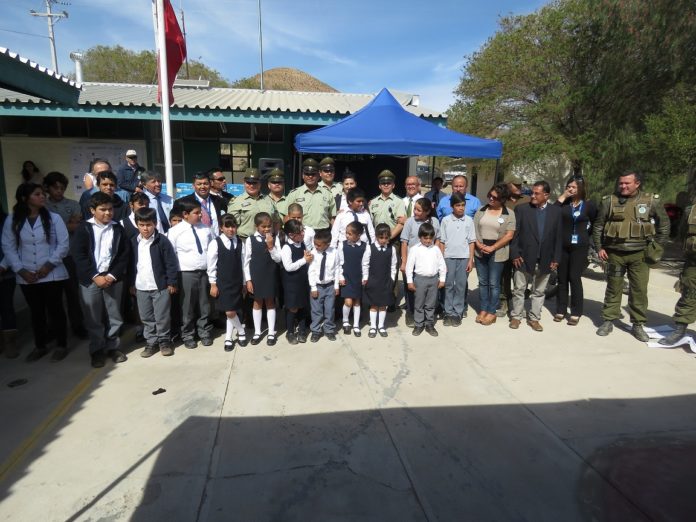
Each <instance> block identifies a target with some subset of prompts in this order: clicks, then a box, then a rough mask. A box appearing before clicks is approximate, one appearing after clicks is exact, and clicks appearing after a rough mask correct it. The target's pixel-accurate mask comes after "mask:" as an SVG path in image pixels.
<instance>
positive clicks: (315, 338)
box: [310, 332, 321, 343]
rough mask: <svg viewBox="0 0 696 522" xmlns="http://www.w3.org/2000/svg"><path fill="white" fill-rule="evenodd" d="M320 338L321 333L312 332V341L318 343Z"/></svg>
mask: <svg viewBox="0 0 696 522" xmlns="http://www.w3.org/2000/svg"><path fill="white" fill-rule="evenodd" d="M319 339H321V334H320V333H316V332H312V337H311V338H310V341H312V342H313V343H318V342H319Z"/></svg>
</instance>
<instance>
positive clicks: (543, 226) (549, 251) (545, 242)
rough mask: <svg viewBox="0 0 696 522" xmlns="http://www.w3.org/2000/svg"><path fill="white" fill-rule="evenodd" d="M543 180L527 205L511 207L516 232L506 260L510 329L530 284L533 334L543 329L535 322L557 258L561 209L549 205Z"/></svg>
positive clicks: (516, 324) (517, 321) (519, 318)
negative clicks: (510, 286) (509, 282)
mask: <svg viewBox="0 0 696 522" xmlns="http://www.w3.org/2000/svg"><path fill="white" fill-rule="evenodd" d="M550 191H551V189H550V187H549V184H548V183H547V182H546V181H537V182H536V183H534V187H533V189H532V197H531V201H530V202H529V203H524V204H522V205H517V206H516V207H515V218H516V219H517V230H516V231H515V236H514V237H513V239H512V243H511V245H510V258H511V259H512V264H513V266H514V267H515V273H514V276H513V281H514V290H513V291H512V310H511V312H510V328H512V329H517V328H519V327H520V323H521V322H522V314H523V313H524V292H525V290H526V288H527V285H528V284H529V283H531V284H532V293H531V296H530V297H531V307H530V310H529V313H528V314H527V324H528V325H529V326H530V327H531V328H532V329H533V330H534V331H536V332H541V331H542V330H543V328H542V326H541V323H540V322H539V320H540V319H541V308H542V306H543V305H544V297H545V294H544V290H545V289H546V284H547V283H548V280H549V276H550V274H551V271H552V270H556V268H557V267H558V262H559V260H560V259H561V246H562V234H561V207H558V206H556V205H549V204H548V201H549V192H550Z"/></svg>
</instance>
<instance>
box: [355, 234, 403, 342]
mask: <svg viewBox="0 0 696 522" xmlns="http://www.w3.org/2000/svg"><path fill="white" fill-rule="evenodd" d="M375 235H376V241H375V242H374V243H373V244H371V245H370V246H369V247H367V248H365V253H364V254H363V259H362V268H363V275H362V279H363V285H364V294H365V303H366V304H368V305H369V306H370V331H369V332H368V334H367V336H368V337H370V338H374V337H376V336H377V332H379V335H380V336H381V337H387V330H386V328H385V327H384V320H385V319H386V317H387V307H388V306H391V305H393V304H394V291H393V289H394V279H395V278H396V262H397V257H396V249H395V248H394V247H393V246H392V245H390V244H389V240H390V238H391V230H390V229H389V225H387V224H386V223H380V224H379V225H377V228H375Z"/></svg>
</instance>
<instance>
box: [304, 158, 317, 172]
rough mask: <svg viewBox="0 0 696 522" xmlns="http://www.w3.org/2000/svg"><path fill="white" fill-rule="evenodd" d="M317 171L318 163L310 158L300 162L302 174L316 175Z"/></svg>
mask: <svg viewBox="0 0 696 522" xmlns="http://www.w3.org/2000/svg"><path fill="white" fill-rule="evenodd" d="M318 171H319V163H317V160H315V159H312V158H307V159H306V160H304V161H303V162H302V172H303V173H305V174H306V173H310V172H311V173H316V172H318Z"/></svg>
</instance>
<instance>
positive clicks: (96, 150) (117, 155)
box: [66, 142, 147, 199]
mask: <svg viewBox="0 0 696 522" xmlns="http://www.w3.org/2000/svg"><path fill="white" fill-rule="evenodd" d="M132 148H135V150H136V151H138V163H140V164H141V165H145V164H146V163H147V162H146V157H145V144H144V143H143V142H138V143H133V142H123V143H94V142H92V143H90V142H76V143H73V144H72V145H71V146H70V173H71V176H72V179H71V180H70V184H69V185H68V187H72V189H73V191H74V194H73V196H69V195H67V194H66V196H67V197H74V198H76V199H79V197H80V196H81V195H82V192H83V191H84V190H85V187H84V182H83V179H84V176H85V173H87V171H88V170H89V164H90V163H91V162H92V160H94V159H95V158H100V159H105V160H106V161H108V162H109V163H110V164H111V168H112V170H113V171H114V174H115V173H116V172H117V171H118V168H119V166H120V165H121V164H122V163H124V162H125V158H124V155H125V153H126V151H127V150H128V149H132Z"/></svg>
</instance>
